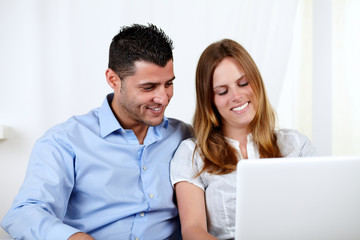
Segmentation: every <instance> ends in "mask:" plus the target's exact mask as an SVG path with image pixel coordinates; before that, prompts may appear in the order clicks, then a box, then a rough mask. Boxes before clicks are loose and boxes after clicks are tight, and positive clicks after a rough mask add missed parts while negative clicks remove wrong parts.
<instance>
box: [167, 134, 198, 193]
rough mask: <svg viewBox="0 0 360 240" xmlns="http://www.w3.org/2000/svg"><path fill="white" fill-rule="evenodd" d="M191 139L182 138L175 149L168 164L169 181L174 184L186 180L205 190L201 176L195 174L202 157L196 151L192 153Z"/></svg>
mask: <svg viewBox="0 0 360 240" xmlns="http://www.w3.org/2000/svg"><path fill="white" fill-rule="evenodd" d="M193 141H194V140H193V139H187V140H184V141H183V142H181V144H180V145H179V147H178V149H177V150H176V152H175V154H174V157H173V159H172V160H171V165H170V173H171V183H172V185H173V186H174V185H175V184H176V183H178V182H182V181H186V182H189V183H192V184H194V185H195V186H198V187H199V188H201V189H202V190H205V185H204V183H203V181H202V179H201V177H200V176H197V174H198V173H199V171H201V168H202V159H201V157H200V155H199V154H198V153H197V152H196V154H195V155H194V154H193V153H194V149H195V143H194V142H193ZM193 156H194V159H193Z"/></svg>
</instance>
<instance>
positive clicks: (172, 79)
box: [167, 76, 175, 82]
mask: <svg viewBox="0 0 360 240" xmlns="http://www.w3.org/2000/svg"><path fill="white" fill-rule="evenodd" d="M174 80H175V76H174V77H173V78H171V79H169V80H167V82H169V81H174Z"/></svg>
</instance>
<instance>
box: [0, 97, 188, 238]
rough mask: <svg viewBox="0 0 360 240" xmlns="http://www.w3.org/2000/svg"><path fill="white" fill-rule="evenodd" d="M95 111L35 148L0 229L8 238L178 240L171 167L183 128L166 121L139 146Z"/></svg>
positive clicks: (106, 112)
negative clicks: (76, 235)
mask: <svg viewBox="0 0 360 240" xmlns="http://www.w3.org/2000/svg"><path fill="white" fill-rule="evenodd" d="M112 97H113V95H112V94H110V95H108V97H107V99H105V101H104V103H103V105H102V106H101V107H100V108H97V109H94V110H92V111H91V112H89V113H88V114H86V115H83V116H76V117H72V118H70V119H69V120H68V121H66V122H64V123H62V124H59V125H57V126H55V127H53V128H51V129H50V130H48V131H47V132H46V133H45V135H44V136H43V137H41V138H40V139H39V140H38V141H37V142H36V143H35V146H34V149H33V152H32V154H31V158H30V161H29V165H28V169H27V173H26V177H25V180H24V183H23V185H22V186H21V189H20V192H19V193H18V195H17V196H16V198H15V200H14V203H13V206H12V207H11V209H10V210H9V212H8V213H7V215H6V216H5V218H4V219H3V221H2V223H1V225H2V226H3V228H4V229H5V230H6V231H7V232H9V233H10V235H11V236H12V237H13V238H19V239H42V240H44V239H49V240H56V239H62V240H64V239H67V238H68V237H70V236H71V235H72V234H74V233H76V232H78V231H83V232H86V233H88V234H90V235H92V236H93V237H94V238H95V239H97V240H111V239H136V238H138V239H167V238H169V239H178V237H179V234H178V233H179V231H180V230H179V220H178V212H177V209H176V206H175V203H174V195H173V189H172V186H171V183H170V177H169V162H170V160H171V158H172V156H173V154H174V151H175V150H176V148H177V147H178V145H179V143H180V142H181V141H182V140H183V139H185V138H188V137H190V127H189V125H187V124H185V123H183V122H181V121H178V120H175V119H166V118H165V117H164V120H163V122H162V123H161V124H160V125H158V126H155V127H149V129H148V131H147V135H146V137H145V139H144V143H143V144H139V142H138V139H137V137H136V136H135V134H134V132H133V131H132V130H128V129H123V128H122V127H121V125H120V124H119V122H118V121H117V119H116V118H115V116H114V114H113V112H112V110H111V108H110V105H109V102H111V99H112Z"/></svg>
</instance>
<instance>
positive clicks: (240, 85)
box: [239, 82, 249, 87]
mask: <svg viewBox="0 0 360 240" xmlns="http://www.w3.org/2000/svg"><path fill="white" fill-rule="evenodd" d="M247 85H249V82H244V83H239V87H246V86H247Z"/></svg>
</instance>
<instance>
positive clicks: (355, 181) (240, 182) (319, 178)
mask: <svg viewBox="0 0 360 240" xmlns="http://www.w3.org/2000/svg"><path fill="white" fill-rule="evenodd" d="M235 236H236V238H235V239H237V240H250V239H253V240H265V239H269V240H335V239H336V240H359V239H360V156H346V157H307V158H277V159H276V158H275V159H258V160H242V161H239V163H238V166H237V200H236V235H235Z"/></svg>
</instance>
